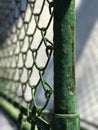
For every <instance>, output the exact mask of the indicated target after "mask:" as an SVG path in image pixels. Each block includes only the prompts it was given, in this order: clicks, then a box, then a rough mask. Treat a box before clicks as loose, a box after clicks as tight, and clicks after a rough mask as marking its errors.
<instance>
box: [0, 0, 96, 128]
mask: <svg viewBox="0 0 98 130" xmlns="http://www.w3.org/2000/svg"><path fill="white" fill-rule="evenodd" d="M22 1H23V0H22ZM8 2H10V0H7V2H6V6H5V9H7V6H11V7H12V6H13V4H12V5H10V4H8ZM7 4H8V5H7ZM0 6H2V0H1V1H0ZM12 8H13V7H12ZM22 8H23V9H25V0H24V1H23V7H22ZM6 12H7V11H6ZM16 12H17V10H16ZM0 13H1V14H3V13H4V12H3V13H2V10H0ZM1 14H0V16H1ZM11 15H12V14H10V17H11ZM16 17H19V16H18V13H16ZM47 17H48V16H47ZM10 21H11V23H12V24H11V25H10V27H9V28H12V25H13V24H14V21H13V19H12V18H10ZM43 21H44V19H43ZM20 22H21V19H20ZM3 26H7V24H6V21H5V22H3V16H2V17H1V19H0V36H1V39H0V41H4V42H5V37H7V36H8V32H7V31H6V30H4V27H3ZM19 26H21V25H19ZM51 26H52V25H51ZM50 29H51V27H50ZM50 34H51V35H53V34H52V32H51V31H50V33H49V34H48V37H51V35H50ZM97 35H98V0H93V1H91V3H90V0H76V87H77V111H78V112H79V113H80V117H81V126H82V128H83V129H84V130H97V129H98V50H97V49H98V36H97ZM21 37H22V36H21ZM52 37H53V36H52ZM14 40H15V39H14ZM0 46H1V48H2V44H1V45H0ZM40 59H43V58H40ZM47 73H48V75H47ZM44 77H45V79H46V80H47V81H48V82H49V83H50V84H51V85H53V60H52V59H51V60H50V62H49V65H48V67H47V69H46V73H45V75H44ZM37 94H38V95H39V97H38V98H39V99H43V96H42V91H41V90H40V88H39V89H38V91H37ZM39 102H41V103H42V101H39ZM48 108H49V109H52V108H53V99H51V100H50V102H49V104H48ZM4 115H5V114H4V113H3V112H2V111H1V112H0V130H6V128H7V130H16V129H17V128H16V126H14V124H13V123H12V121H10V120H9V119H8V117H6V116H4ZM12 124H13V125H12Z"/></svg>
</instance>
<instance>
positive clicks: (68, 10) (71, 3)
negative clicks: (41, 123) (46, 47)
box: [52, 0, 79, 130]
mask: <svg viewBox="0 0 98 130" xmlns="http://www.w3.org/2000/svg"><path fill="white" fill-rule="evenodd" d="M54 113H55V114H54V118H53V122H52V129H53V130H79V114H78V113H77V112H76V86H75V0H54Z"/></svg>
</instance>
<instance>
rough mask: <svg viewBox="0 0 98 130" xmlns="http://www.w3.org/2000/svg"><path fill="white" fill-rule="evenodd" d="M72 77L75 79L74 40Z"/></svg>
mask: <svg viewBox="0 0 98 130" xmlns="http://www.w3.org/2000/svg"><path fill="white" fill-rule="evenodd" d="M72 77H73V80H75V58H74V41H73V42H72Z"/></svg>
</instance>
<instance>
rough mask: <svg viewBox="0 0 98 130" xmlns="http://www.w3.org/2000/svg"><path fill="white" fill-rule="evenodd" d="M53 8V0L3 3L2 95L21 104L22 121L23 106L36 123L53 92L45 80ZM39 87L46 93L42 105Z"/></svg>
mask: <svg viewBox="0 0 98 130" xmlns="http://www.w3.org/2000/svg"><path fill="white" fill-rule="evenodd" d="M52 7H53V2H52V1H51V0H40V2H39V0H5V1H4V0H1V1H0V93H1V95H3V96H5V97H6V98H7V99H10V101H11V102H12V103H13V104H15V102H16V104H18V105H17V106H18V108H20V109H21V115H20V117H21V120H22V115H23V114H24V113H25V112H24V111H23V109H22V107H24V109H25V110H26V113H25V115H26V116H27V118H28V119H29V121H30V120H31V122H33V123H34V124H36V119H37V117H38V116H41V115H42V113H43V112H44V111H45V109H46V107H47V104H48V102H49V99H50V96H51V94H52V92H53V90H52V87H51V85H49V83H48V82H47V81H46V80H45V79H44V77H43V74H44V72H45V69H46V67H47V65H48V62H49V60H50V58H51V55H52V52H53V31H52V25H53V21H52V19H53V9H52ZM38 86H39V87H41V89H42V90H43V91H44V98H45V102H44V104H43V105H42V106H39V104H38V103H37V101H36V98H35V95H36V92H37V89H38ZM33 112H34V113H33ZM30 113H33V114H32V116H31V115H30ZM19 119H20V118H19Z"/></svg>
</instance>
